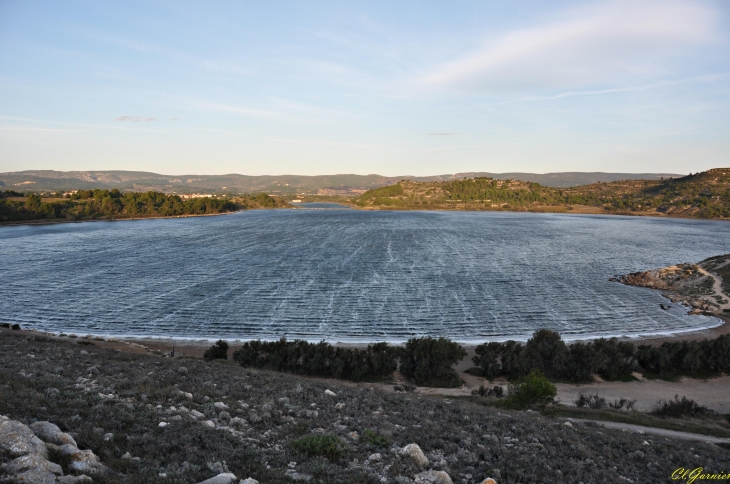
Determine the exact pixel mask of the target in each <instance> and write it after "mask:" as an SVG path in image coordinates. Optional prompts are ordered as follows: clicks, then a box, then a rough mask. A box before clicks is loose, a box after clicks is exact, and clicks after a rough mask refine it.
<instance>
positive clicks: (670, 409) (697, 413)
mask: <svg viewBox="0 0 730 484" xmlns="http://www.w3.org/2000/svg"><path fill="white" fill-rule="evenodd" d="M651 413H652V414H654V415H659V416H660V417H674V418H681V417H700V418H701V417H714V416H716V415H717V413H716V412H715V411H714V410H711V409H709V408H707V407H703V406H702V405H699V404H698V403H697V402H695V401H694V400H691V399H689V398H687V397H682V399H681V400H680V398H679V396H678V395H675V396H674V400H659V401H658V402H657V403H656V405H655V406H654V409H653V410H652V411H651Z"/></svg>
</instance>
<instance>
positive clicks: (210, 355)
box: [203, 339, 228, 360]
mask: <svg viewBox="0 0 730 484" xmlns="http://www.w3.org/2000/svg"><path fill="white" fill-rule="evenodd" d="M203 358H205V359H206V360H227V359H228V343H226V342H225V341H223V340H222V339H219V340H218V341H216V343H215V344H214V345H213V346H211V347H210V348H208V349H207V350H205V353H203Z"/></svg>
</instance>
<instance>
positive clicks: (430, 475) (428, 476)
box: [413, 471, 454, 484]
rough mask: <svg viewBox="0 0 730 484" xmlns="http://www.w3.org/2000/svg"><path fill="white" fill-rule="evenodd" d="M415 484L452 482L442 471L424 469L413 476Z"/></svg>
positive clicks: (449, 483)
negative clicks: (424, 470)
mask: <svg viewBox="0 0 730 484" xmlns="http://www.w3.org/2000/svg"><path fill="white" fill-rule="evenodd" d="M413 480H414V482H415V483H416V484H454V482H453V481H452V480H451V477H450V476H449V475H448V474H447V473H445V472H444V471H426V472H421V473H420V474H416V475H415V476H414V479H413Z"/></svg>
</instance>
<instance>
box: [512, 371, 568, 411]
mask: <svg viewBox="0 0 730 484" xmlns="http://www.w3.org/2000/svg"><path fill="white" fill-rule="evenodd" d="M557 394H558V390H557V388H555V385H553V384H552V383H551V382H550V380H548V379H547V378H546V377H545V375H543V373H542V372H541V371H540V370H532V371H531V372H530V374H529V375H527V376H525V377H523V378H520V380H519V381H518V382H517V383H516V384H513V385H510V386H509V395H508V396H507V398H506V399H505V400H504V405H505V406H506V407H509V408H518V409H520V408H528V407H532V406H540V407H544V406H545V405H547V404H548V403H552V402H553V401H554V399H555V396H556V395H557Z"/></svg>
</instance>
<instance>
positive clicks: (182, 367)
mask: <svg viewBox="0 0 730 484" xmlns="http://www.w3.org/2000/svg"><path fill="white" fill-rule="evenodd" d="M177 372H178V373H180V374H181V375H187V374H188V369H187V368H185V367H184V366H181V367H180V368H178V369H177Z"/></svg>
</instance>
